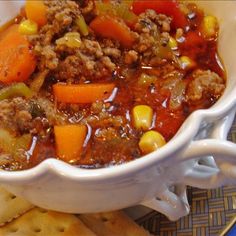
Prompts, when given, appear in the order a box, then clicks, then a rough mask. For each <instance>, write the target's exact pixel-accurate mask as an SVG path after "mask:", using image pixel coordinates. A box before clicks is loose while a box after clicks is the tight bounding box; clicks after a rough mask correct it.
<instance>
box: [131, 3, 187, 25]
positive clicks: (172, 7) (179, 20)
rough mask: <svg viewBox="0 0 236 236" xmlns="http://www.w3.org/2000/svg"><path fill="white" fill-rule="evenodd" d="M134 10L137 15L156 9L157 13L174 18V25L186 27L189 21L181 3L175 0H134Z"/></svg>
mask: <svg viewBox="0 0 236 236" xmlns="http://www.w3.org/2000/svg"><path fill="white" fill-rule="evenodd" d="M132 7H133V12H134V13H135V14H137V15H139V14H140V13H143V12H145V11H146V10H147V9H152V10H155V11H156V12H157V13H160V14H165V15H167V16H170V17H172V18H173V22H172V24H173V27H175V28H185V27H186V26H187V24H188V21H187V19H186V17H185V15H184V13H183V12H181V10H180V8H179V4H178V3H177V1H175V0H165V1H163V0H146V1H141V0H134V1H133V4H132Z"/></svg>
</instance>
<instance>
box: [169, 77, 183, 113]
mask: <svg viewBox="0 0 236 236" xmlns="http://www.w3.org/2000/svg"><path fill="white" fill-rule="evenodd" d="M185 90H186V83H185V82H184V81H182V80H179V81H178V82H177V83H176V85H175V86H174V87H173V88H172V89H171V97H170V101H169V107H170V109H171V110H176V109H179V108H180V107H181V105H182V102H183V101H184V94H185Z"/></svg>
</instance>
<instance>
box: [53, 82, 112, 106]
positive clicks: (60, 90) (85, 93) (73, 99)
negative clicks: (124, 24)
mask: <svg viewBox="0 0 236 236" xmlns="http://www.w3.org/2000/svg"><path fill="white" fill-rule="evenodd" d="M114 88H115V85H114V84H76V85H67V84H61V83H58V84H55V85H53V94H54V97H55V98H56V100H57V101H58V102H64V103H92V102H95V101H97V100H104V99H106V98H108V97H109V96H110V95H111V93H112V91H113V89H114Z"/></svg>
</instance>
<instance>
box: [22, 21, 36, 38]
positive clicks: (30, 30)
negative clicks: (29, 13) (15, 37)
mask: <svg viewBox="0 0 236 236" xmlns="http://www.w3.org/2000/svg"><path fill="white" fill-rule="evenodd" d="M18 30H19V32H20V33H21V34H26V35H31V34H37V32H38V25H37V24H36V23H35V22H33V21H31V20H24V21H22V22H21V23H20V25H19V28H18Z"/></svg>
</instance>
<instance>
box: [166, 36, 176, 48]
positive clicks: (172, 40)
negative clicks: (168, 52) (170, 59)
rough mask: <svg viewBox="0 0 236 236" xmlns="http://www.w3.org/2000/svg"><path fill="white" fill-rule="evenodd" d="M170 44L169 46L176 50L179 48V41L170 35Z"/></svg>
mask: <svg viewBox="0 0 236 236" xmlns="http://www.w3.org/2000/svg"><path fill="white" fill-rule="evenodd" d="M168 46H169V47H170V48H171V49H172V50H175V49H177V48H178V43H177V41H176V40H175V39H174V38H173V37H170V39H169V42H168Z"/></svg>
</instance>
